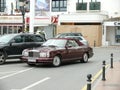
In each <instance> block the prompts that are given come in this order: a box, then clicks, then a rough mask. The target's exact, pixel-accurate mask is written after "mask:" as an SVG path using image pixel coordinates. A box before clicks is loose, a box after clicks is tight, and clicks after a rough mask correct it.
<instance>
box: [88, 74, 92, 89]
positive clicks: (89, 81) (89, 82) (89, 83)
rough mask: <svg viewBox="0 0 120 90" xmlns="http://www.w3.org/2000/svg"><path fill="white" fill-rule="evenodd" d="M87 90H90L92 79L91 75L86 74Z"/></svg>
mask: <svg viewBox="0 0 120 90" xmlns="http://www.w3.org/2000/svg"><path fill="white" fill-rule="evenodd" d="M87 78H88V79H87V90H91V81H92V80H91V78H92V75H91V74H88V75H87Z"/></svg>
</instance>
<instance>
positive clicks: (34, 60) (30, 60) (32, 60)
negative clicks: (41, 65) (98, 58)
mask: <svg viewBox="0 0 120 90" xmlns="http://www.w3.org/2000/svg"><path fill="white" fill-rule="evenodd" d="M28 62H36V58H32V57H30V58H28Z"/></svg>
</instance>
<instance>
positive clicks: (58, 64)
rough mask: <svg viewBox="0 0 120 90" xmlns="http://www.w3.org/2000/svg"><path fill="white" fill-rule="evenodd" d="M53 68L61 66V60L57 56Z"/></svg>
mask: <svg viewBox="0 0 120 90" xmlns="http://www.w3.org/2000/svg"><path fill="white" fill-rule="evenodd" d="M52 64H53V66H55V67H58V66H60V64H61V58H60V57H59V56H55V57H54V59H53V63H52Z"/></svg>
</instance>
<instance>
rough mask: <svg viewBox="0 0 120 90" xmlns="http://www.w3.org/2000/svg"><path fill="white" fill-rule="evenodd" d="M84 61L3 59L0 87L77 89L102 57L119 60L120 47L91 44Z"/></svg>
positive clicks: (3, 89)
mask: <svg viewBox="0 0 120 90" xmlns="http://www.w3.org/2000/svg"><path fill="white" fill-rule="evenodd" d="M94 53H95V54H94V56H93V57H92V58H91V59H89V62H88V63H79V62H71V63H68V64H63V65H61V66H60V67H57V68H55V67H52V66H50V65H39V66H34V67H30V66H28V65H27V64H26V63H20V62H14V61H13V62H7V63H6V64H4V65H0V90H81V89H82V88H83V87H84V85H85V84H86V83H87V81H86V80H87V74H92V76H93V77H94V75H95V74H96V73H97V72H98V71H99V70H100V69H101V68H102V61H103V60H105V61H106V64H110V54H111V53H113V56H114V57H113V58H114V59H113V60H114V62H115V61H119V59H120V47H110V48H105V47H104V48H94Z"/></svg>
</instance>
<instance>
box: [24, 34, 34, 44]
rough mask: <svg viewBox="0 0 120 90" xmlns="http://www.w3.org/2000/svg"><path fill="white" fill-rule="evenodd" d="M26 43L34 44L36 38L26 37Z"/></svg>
mask: <svg viewBox="0 0 120 90" xmlns="http://www.w3.org/2000/svg"><path fill="white" fill-rule="evenodd" d="M25 42H34V38H33V36H32V35H27V36H25Z"/></svg>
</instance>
